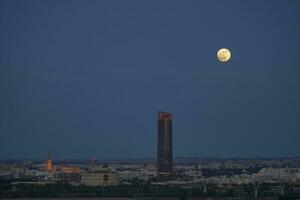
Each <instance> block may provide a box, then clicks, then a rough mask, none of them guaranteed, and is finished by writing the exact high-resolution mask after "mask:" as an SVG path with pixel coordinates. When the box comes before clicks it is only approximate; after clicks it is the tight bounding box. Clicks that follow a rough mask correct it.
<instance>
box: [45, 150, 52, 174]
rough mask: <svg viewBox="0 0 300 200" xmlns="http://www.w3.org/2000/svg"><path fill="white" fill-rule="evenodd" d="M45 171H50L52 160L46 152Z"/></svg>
mask: <svg viewBox="0 0 300 200" xmlns="http://www.w3.org/2000/svg"><path fill="white" fill-rule="evenodd" d="M45 171H46V172H51V171H52V160H51V156H50V153H49V152H48V159H47V160H46V161H45Z"/></svg>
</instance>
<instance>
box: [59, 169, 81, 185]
mask: <svg viewBox="0 0 300 200" xmlns="http://www.w3.org/2000/svg"><path fill="white" fill-rule="evenodd" d="M61 172H62V173H61V175H62V177H61V178H62V180H63V182H66V183H79V182H80V169H79V168H78V167H68V166H64V167H62V168H61Z"/></svg>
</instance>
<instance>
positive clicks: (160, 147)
mask: <svg viewBox="0 0 300 200" xmlns="http://www.w3.org/2000/svg"><path fill="white" fill-rule="evenodd" d="M157 128H158V129H157V178H158V180H159V181H165V180H170V179H171V176H172V167H173V153H172V115H171V113H167V112H162V111H159V112H158V124H157Z"/></svg>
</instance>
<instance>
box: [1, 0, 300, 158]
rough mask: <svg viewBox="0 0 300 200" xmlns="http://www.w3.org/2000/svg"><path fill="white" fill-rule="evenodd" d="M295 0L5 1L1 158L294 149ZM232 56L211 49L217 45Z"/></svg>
mask: <svg viewBox="0 0 300 200" xmlns="http://www.w3.org/2000/svg"><path fill="white" fill-rule="evenodd" d="M299 46H300V2H299V1H297V0H294V1H292V0H289V1H285V0H281V1H278V0H269V1H263V0H251V1H250V0H249V1H238V0H235V1H233V0H232V1H230V0H226V1H222V0H220V1H214V0H206V1H205V0H203V1H133V0H129V1H116V0H112V1H108V0H107V1H92V0H91V1H78V0H74V1H61V0H57V1H50V0H49V1H39V0H36V1H33V0H31V1H17V0H16V1H10V0H1V1H0V158H1V159H5V158H46V157H47V152H48V151H49V152H51V154H52V155H53V157H54V158H58V159H61V158H91V157H96V158H149V157H150V158H155V157H156V148H157V146H156V145H157V144H156V139H157V112H158V111H159V110H162V111H167V112H171V113H172V115H173V152H174V156H175V157H182V156H186V157H192V156H199V157H211V156H214V157H257V156H259V157H264V156H268V157H269V156H272V157H273V156H274V157H278V156H299V155H300V148H299V141H300V121H299V120H300V78H299V77H300V54H299ZM222 47H226V48H228V49H230V50H231V53H232V59H231V60H230V61H229V62H227V63H221V62H219V61H218V60H217V59H216V52H217V50H218V49H219V48H222Z"/></svg>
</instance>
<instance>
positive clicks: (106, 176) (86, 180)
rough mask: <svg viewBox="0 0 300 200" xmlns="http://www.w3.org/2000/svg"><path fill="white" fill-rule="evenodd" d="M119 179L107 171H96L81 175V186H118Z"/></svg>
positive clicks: (116, 175)
mask: <svg viewBox="0 0 300 200" xmlns="http://www.w3.org/2000/svg"><path fill="white" fill-rule="evenodd" d="M119 183H120V178H119V176H118V174H116V173H113V172H111V171H110V170H109V169H97V170H93V171H89V172H83V173H81V184H84V185H88V186H109V185H119Z"/></svg>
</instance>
